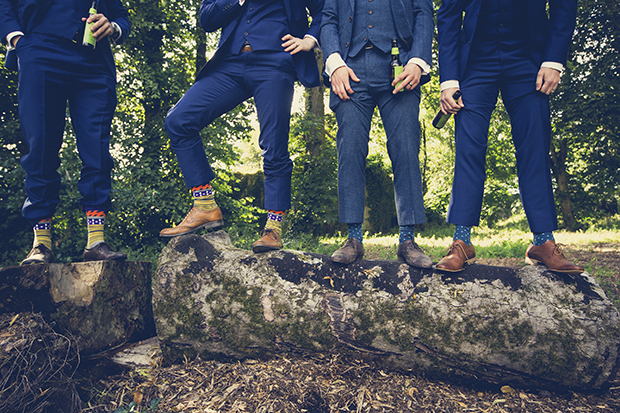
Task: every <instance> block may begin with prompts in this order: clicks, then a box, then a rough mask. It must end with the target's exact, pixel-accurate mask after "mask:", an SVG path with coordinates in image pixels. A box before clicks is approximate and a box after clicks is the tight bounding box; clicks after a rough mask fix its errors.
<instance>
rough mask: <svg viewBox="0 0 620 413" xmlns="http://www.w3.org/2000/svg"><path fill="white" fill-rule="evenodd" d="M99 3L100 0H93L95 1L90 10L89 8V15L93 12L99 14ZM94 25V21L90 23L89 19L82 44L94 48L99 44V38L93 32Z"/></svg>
mask: <svg viewBox="0 0 620 413" xmlns="http://www.w3.org/2000/svg"><path fill="white" fill-rule="evenodd" d="M98 3H99V2H98V0H93V3H92V4H91V5H90V10H88V17H90V16H92V15H93V14H97V7H98V6H99V5H98ZM92 25H93V23H92V22H91V23H89V22H88V21H86V26H84V37H83V38H82V45H83V46H88V47H90V48H92V49H94V48H95V46H96V45H97V39H96V38H95V36H94V35H93V32H92V31H91V30H90V28H91V27H92Z"/></svg>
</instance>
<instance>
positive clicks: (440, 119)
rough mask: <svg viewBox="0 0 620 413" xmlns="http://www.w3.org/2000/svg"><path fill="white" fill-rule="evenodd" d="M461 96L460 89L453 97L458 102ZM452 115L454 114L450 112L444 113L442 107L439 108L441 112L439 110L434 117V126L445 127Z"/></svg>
mask: <svg viewBox="0 0 620 413" xmlns="http://www.w3.org/2000/svg"><path fill="white" fill-rule="evenodd" d="M460 97H461V91H460V90H457V91H456V92H454V94H453V95H452V99H454V101H455V102H458V100H459V98H460ZM450 116H452V115H451V114H449V113H443V112H442V111H441V109H439V112H437V115H435V119H433V126H434V127H436V128H437V129H441V128H443V127H444V125H445V124H446V122H447V121H448V119H450Z"/></svg>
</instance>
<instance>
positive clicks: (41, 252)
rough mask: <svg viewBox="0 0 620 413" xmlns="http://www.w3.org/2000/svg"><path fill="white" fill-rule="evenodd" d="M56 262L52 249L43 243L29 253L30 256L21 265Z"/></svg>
mask: <svg viewBox="0 0 620 413" xmlns="http://www.w3.org/2000/svg"><path fill="white" fill-rule="evenodd" d="M50 262H54V254H53V253H52V250H51V249H49V248H47V247H46V246H45V245H43V244H37V245H35V246H34V247H32V249H31V250H30V252H29V253H28V256H27V257H26V259H25V260H23V261H22V262H21V263H20V264H19V265H30V264H49V263H50Z"/></svg>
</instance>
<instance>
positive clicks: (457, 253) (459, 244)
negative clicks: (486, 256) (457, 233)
mask: <svg viewBox="0 0 620 413" xmlns="http://www.w3.org/2000/svg"><path fill="white" fill-rule="evenodd" d="M475 259H476V250H475V248H474V246H473V245H467V244H465V243H464V242H463V241H461V240H460V239H455V240H454V241H453V242H452V245H451V246H450V249H449V250H448V254H447V255H446V256H445V257H443V258H442V259H441V261H439V262H438V263H437V265H436V266H435V268H437V269H438V270H440V271H447V272H459V271H462V270H463V267H464V266H465V264H469V263H470V262H473V261H474V260H475Z"/></svg>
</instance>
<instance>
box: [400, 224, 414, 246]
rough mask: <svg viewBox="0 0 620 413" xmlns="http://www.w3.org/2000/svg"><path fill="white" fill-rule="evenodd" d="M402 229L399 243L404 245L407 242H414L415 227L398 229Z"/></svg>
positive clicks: (405, 226) (402, 226) (404, 226)
mask: <svg viewBox="0 0 620 413" xmlns="http://www.w3.org/2000/svg"><path fill="white" fill-rule="evenodd" d="M398 228H399V229H400V235H399V236H398V243H399V244H402V243H403V242H405V241H409V240H411V241H413V235H414V232H415V225H401V226H400V227H398Z"/></svg>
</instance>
